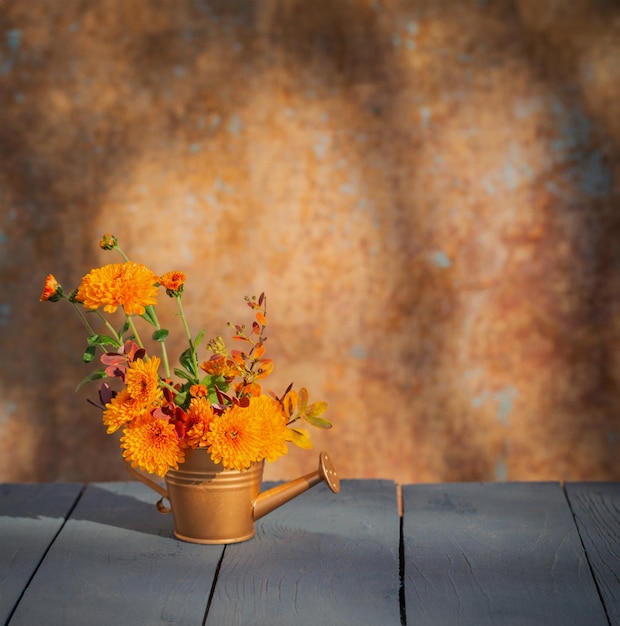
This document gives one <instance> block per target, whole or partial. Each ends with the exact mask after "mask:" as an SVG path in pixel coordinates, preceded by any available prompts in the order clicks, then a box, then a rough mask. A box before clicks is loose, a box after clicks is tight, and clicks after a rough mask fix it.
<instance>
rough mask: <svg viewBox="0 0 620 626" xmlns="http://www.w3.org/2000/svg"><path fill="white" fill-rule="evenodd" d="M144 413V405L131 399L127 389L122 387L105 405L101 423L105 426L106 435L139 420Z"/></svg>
mask: <svg viewBox="0 0 620 626" xmlns="http://www.w3.org/2000/svg"><path fill="white" fill-rule="evenodd" d="M145 414H146V409H145V408H144V405H141V404H139V403H138V402H136V401H135V400H133V399H132V398H131V396H130V395H129V392H128V391H127V389H122V390H121V391H120V392H119V393H118V394H117V395H116V396H114V398H112V401H111V402H109V403H108V404H106V405H105V410H104V411H103V424H104V426H107V429H108V435H110V434H112V433H114V432H116V431H117V430H118V429H119V428H120V427H121V426H124V425H125V424H128V423H129V422H133V421H138V420H140V419H141V418H142V417H143V416H144V415H145Z"/></svg>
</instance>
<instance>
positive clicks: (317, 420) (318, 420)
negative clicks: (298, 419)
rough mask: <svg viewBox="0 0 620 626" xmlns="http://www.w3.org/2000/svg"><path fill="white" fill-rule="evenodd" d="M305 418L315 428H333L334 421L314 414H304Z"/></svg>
mask: <svg viewBox="0 0 620 626" xmlns="http://www.w3.org/2000/svg"><path fill="white" fill-rule="evenodd" d="M304 419H305V420H306V422H308V424H310V425H311V426H314V427H315V428H331V427H332V423H331V422H330V421H328V420H326V419H324V418H322V417H314V416H313V415H304Z"/></svg>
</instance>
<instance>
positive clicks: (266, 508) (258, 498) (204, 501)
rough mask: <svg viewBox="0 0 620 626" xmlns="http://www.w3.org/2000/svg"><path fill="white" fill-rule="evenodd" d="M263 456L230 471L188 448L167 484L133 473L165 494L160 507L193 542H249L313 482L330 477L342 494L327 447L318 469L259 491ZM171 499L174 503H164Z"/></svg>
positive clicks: (178, 534)
mask: <svg viewBox="0 0 620 626" xmlns="http://www.w3.org/2000/svg"><path fill="white" fill-rule="evenodd" d="M263 467H264V461H261V462H259V463H252V464H251V465H250V467H249V469H247V470H243V471H239V470H226V469H223V468H222V466H221V465H220V464H216V463H213V461H212V460H211V457H210V455H209V453H208V452H207V451H206V450H205V449H200V448H198V449H193V450H189V451H188V454H187V456H186V459H185V462H184V463H182V464H180V465H179V468H178V469H176V470H169V471H168V473H167V474H166V476H165V480H166V487H165V488H164V487H162V486H161V485H159V484H158V483H156V482H154V481H153V480H151V479H150V478H148V477H147V476H144V475H143V474H142V473H140V472H138V471H136V470H134V469H132V468H131V467H130V468H129V469H130V471H131V473H132V474H133V475H134V476H136V477H137V478H138V479H139V480H141V481H142V482H144V483H145V484H146V485H148V486H149V487H151V489H153V490H155V491H157V492H158V493H159V494H160V495H161V496H162V499H161V500H160V501H159V502H158V503H157V508H158V510H159V511H160V512H162V513H168V512H169V511H170V510H171V511H172V516H173V518H174V534H175V536H176V537H177V538H178V539H181V540H183V541H189V542H192V543H205V544H222V543H237V542H239V541H245V540H247V539H250V538H252V537H253V536H254V532H255V530H254V522H255V520H257V519H259V518H261V517H262V516H263V515H266V514H267V513H269V512H271V511H273V510H274V509H275V508H277V507H279V506H280V505H282V504H284V503H285V502H288V501H289V500H291V499H292V498H294V497H295V496H297V495H299V494H300V493H303V492H304V491H306V490H308V489H309V488H310V487H313V486H314V485H316V484H318V483H320V482H321V481H325V482H326V483H327V485H328V486H329V488H330V489H331V490H332V491H333V492H334V493H337V492H338V491H339V489H340V483H339V480H338V477H337V475H336V471H335V469H334V466H333V465H332V463H331V460H330V459H329V456H328V455H327V454H326V453H325V452H321V454H320V456H319V468H318V470H316V471H315V472H312V473H311V474H307V475H305V476H301V477H300V478H297V479H295V480H292V481H290V482H288V483H284V484H282V485H277V486H276V487H273V488H272V489H268V490H267V491H264V492H262V493H261V492H260V488H261V484H262V479H263ZM164 498H166V499H167V500H168V501H169V502H170V507H166V506H164V504H163V499H164Z"/></svg>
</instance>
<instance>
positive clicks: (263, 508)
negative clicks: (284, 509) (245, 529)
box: [252, 452, 340, 520]
mask: <svg viewBox="0 0 620 626" xmlns="http://www.w3.org/2000/svg"><path fill="white" fill-rule="evenodd" d="M322 481H325V482H326V483H327V486H328V487H329V488H330V489H331V490H332V491H333V492H334V493H338V492H339V491H340V481H339V479H338V475H337V473H336V468H335V467H334V464H333V463H332V460H331V459H330V457H329V455H328V454H327V452H321V454H320V455H319V468H318V469H317V470H316V471H314V472H311V473H310V474H306V475H305V476H300V477H299V478H296V479H295V480H291V481H290V482H288V483H284V484H283V485H277V486H276V487H272V488H271V489H268V490H267V491H263V493H260V494H259V495H258V497H257V498H256V500H255V501H254V506H253V510H252V516H253V519H254V520H257V519H260V518H261V517H263V516H264V515H267V513H271V511H273V510H275V509H277V508H278V507H279V506H281V505H282V504H285V503H286V502H288V501H289V500H292V499H293V498H295V497H296V496H298V495H299V494H301V493H303V492H304V491H307V490H308V489H310V488H311V487H314V486H315V485H318V484H319V483H320V482H322Z"/></svg>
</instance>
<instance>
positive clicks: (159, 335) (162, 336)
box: [153, 328, 169, 343]
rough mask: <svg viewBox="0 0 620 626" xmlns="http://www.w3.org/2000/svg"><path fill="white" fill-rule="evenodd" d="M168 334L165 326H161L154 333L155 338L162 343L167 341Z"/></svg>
mask: <svg viewBox="0 0 620 626" xmlns="http://www.w3.org/2000/svg"><path fill="white" fill-rule="evenodd" d="M168 334H169V333H168V331H167V330H166V329H165V328H159V329H157V330H156V331H155V332H154V333H153V340H154V341H159V342H160V343H161V342H162V341H166V338H167V337H168Z"/></svg>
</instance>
